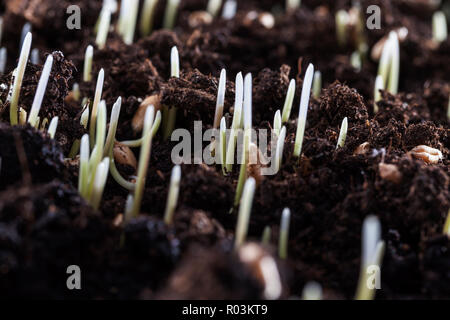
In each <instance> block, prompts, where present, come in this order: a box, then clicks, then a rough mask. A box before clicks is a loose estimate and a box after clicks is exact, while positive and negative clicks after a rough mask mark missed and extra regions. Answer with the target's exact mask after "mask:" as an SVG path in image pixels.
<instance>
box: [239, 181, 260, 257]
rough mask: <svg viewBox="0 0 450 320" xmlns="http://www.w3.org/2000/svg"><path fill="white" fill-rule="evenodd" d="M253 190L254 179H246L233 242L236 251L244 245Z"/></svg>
mask: <svg viewBox="0 0 450 320" xmlns="http://www.w3.org/2000/svg"><path fill="white" fill-rule="evenodd" d="M255 188H256V182H255V179H254V178H253V177H250V178H248V179H247V181H246V182H245V186H244V192H243V194H242V200H241V205H240V207H239V214H238V220H237V226H236V235H235V240H234V246H235V248H236V249H238V248H239V247H240V246H241V245H242V244H244V242H245V238H246V237H247V232H248V225H249V222H250V213H251V211H252V205H253V197H254V195H255Z"/></svg>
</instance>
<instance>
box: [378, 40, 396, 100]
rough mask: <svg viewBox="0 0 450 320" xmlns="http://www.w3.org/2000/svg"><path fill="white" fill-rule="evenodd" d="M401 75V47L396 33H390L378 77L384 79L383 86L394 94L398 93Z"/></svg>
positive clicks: (382, 54)
mask: <svg viewBox="0 0 450 320" xmlns="http://www.w3.org/2000/svg"><path fill="white" fill-rule="evenodd" d="M399 74H400V46H399V41H398V35H397V33H396V32H395V31H391V32H390V33H389V37H388V40H387V41H386V42H385V44H384V47H383V51H382V53H381V58H380V63H379V65H378V75H380V76H381V77H382V79H383V85H384V87H385V88H386V90H387V91H389V92H390V93H392V94H397V92H398V81H399Z"/></svg>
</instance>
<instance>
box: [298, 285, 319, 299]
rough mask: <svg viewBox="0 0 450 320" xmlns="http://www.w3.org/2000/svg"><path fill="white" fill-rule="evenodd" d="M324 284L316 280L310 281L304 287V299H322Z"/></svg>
mask: <svg viewBox="0 0 450 320" xmlns="http://www.w3.org/2000/svg"><path fill="white" fill-rule="evenodd" d="M322 296H323V293H322V286H321V285H320V284H318V283H317V282H315V281H310V282H308V283H307V284H306V285H305V287H304V288H303V292H302V299H303V300H311V301H314V300H322Z"/></svg>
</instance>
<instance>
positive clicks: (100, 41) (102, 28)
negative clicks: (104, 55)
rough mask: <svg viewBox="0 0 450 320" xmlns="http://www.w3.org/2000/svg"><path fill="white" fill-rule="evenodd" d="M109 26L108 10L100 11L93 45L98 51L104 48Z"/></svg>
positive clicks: (109, 12) (109, 14) (109, 16)
mask: <svg viewBox="0 0 450 320" xmlns="http://www.w3.org/2000/svg"><path fill="white" fill-rule="evenodd" d="M110 24H111V11H110V10H109V9H102V10H101V12H100V23H99V25H98V31H97V37H96V38H95V44H96V45H97V47H98V48H99V49H100V50H102V49H104V48H105V45H106V39H107V38H108V32H109V26H110Z"/></svg>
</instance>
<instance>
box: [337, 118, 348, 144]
mask: <svg viewBox="0 0 450 320" xmlns="http://www.w3.org/2000/svg"><path fill="white" fill-rule="evenodd" d="M347 129H348V121H347V117H345V118H344V120H342V124H341V131H340V132H339V138H338V141H337V144H336V149H337V148H343V147H344V144H345V139H346V138H347Z"/></svg>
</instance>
